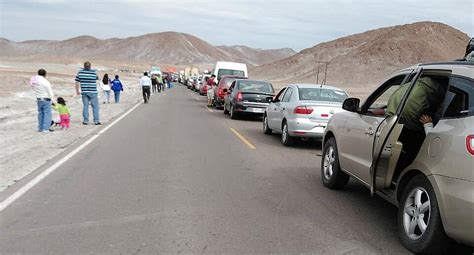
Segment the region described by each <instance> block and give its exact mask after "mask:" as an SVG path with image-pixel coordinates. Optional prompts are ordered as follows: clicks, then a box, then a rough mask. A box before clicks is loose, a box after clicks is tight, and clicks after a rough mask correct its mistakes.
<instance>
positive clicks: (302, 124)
mask: <svg viewBox="0 0 474 255" xmlns="http://www.w3.org/2000/svg"><path fill="white" fill-rule="evenodd" d="M347 97H348V96H347V93H346V92H345V91H344V90H342V89H339V88H336V87H332V86H327V85H318V84H293V85H288V86H286V87H284V88H283V89H282V90H280V92H279V93H278V94H277V96H276V97H275V98H274V99H272V101H271V102H270V105H269V106H268V107H267V109H266V111H265V113H264V115H263V132H264V133H265V134H267V135H270V134H272V132H276V133H281V134H282V135H281V142H282V143H283V145H285V146H288V145H291V144H292V143H293V140H294V138H295V137H300V138H305V139H307V138H322V137H323V134H324V130H325V128H326V126H327V123H328V121H329V119H330V118H331V117H332V115H333V114H334V113H336V112H341V111H343V110H342V102H344V100H345V99H346V98H347Z"/></svg>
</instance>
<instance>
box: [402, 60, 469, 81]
mask: <svg viewBox="0 0 474 255" xmlns="http://www.w3.org/2000/svg"><path fill="white" fill-rule="evenodd" d="M418 67H422V68H424V69H427V70H451V71H452V73H453V74H456V75H461V76H466V77H470V78H474V62H470V61H446V62H429V63H419V64H416V65H413V66H410V67H408V68H404V69H401V70H399V71H397V72H395V73H394V74H396V73H402V72H409V71H412V70H414V69H416V68H418Z"/></svg>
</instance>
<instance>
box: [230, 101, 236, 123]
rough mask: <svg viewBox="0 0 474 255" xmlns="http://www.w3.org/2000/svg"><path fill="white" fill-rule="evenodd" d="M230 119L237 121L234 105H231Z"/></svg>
mask: <svg viewBox="0 0 474 255" xmlns="http://www.w3.org/2000/svg"><path fill="white" fill-rule="evenodd" d="M229 112H230V118H231V119H233V120H235V119H237V117H238V116H237V112H236V111H235V110H234V106H233V105H232V104H230V111H229Z"/></svg>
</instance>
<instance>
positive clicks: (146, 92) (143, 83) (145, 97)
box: [140, 72, 152, 104]
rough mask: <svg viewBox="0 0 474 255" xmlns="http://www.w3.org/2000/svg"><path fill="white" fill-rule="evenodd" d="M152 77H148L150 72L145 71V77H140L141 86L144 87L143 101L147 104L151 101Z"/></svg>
mask: <svg viewBox="0 0 474 255" xmlns="http://www.w3.org/2000/svg"><path fill="white" fill-rule="evenodd" d="M151 84H152V83H151V79H150V77H148V72H145V73H143V77H142V78H141V79H140V86H141V87H142V94H143V101H144V102H145V104H147V103H148V101H150V89H151Z"/></svg>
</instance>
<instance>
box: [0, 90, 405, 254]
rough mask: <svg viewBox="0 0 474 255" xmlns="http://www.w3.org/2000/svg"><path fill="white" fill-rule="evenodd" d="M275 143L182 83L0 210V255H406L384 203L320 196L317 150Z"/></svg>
mask: <svg viewBox="0 0 474 255" xmlns="http://www.w3.org/2000/svg"><path fill="white" fill-rule="evenodd" d="M72 128H81V127H72ZM104 128H105V127H104ZM279 139H280V138H279V136H277V135H273V136H266V135H264V134H263V133H262V130H261V122H260V120H248V119H247V120H235V121H234V120H230V119H229V118H228V116H225V115H224V114H223V113H222V112H221V111H216V110H210V109H207V108H206V107H205V98H203V97H200V96H198V95H196V94H195V93H192V92H190V91H189V90H187V89H186V88H185V87H183V86H175V88H173V89H171V90H167V91H166V95H163V94H159V95H152V98H151V102H150V104H146V105H145V104H142V105H140V106H138V107H137V108H136V109H135V110H133V111H132V112H131V113H130V114H129V115H127V116H126V117H125V118H123V119H122V120H121V121H119V122H117V124H116V125H114V126H112V127H111V128H110V129H108V130H107V131H106V132H103V133H101V134H99V135H98V136H97V138H96V139H95V140H94V141H92V142H91V143H90V144H88V145H87V146H86V147H84V148H83V149H82V150H81V151H80V152H79V153H77V154H76V155H74V156H73V157H72V158H71V159H69V160H68V161H66V162H65V163H64V164H62V165H61V166H60V167H58V168H57V169H56V170H55V171H54V172H53V173H51V174H50V175H49V176H47V178H45V179H44V180H42V181H41V182H39V183H38V184H37V185H36V186H34V187H33V188H32V189H30V190H29V191H28V192H27V193H25V194H24V195H23V196H21V197H20V198H19V199H17V200H16V201H14V202H13V203H12V204H11V205H9V206H8V207H7V208H6V209H4V210H3V211H2V212H0V215H1V218H0V246H1V249H0V253H2V254H3V253H48V254H49V253H81V254H82V253H92V254H96V253H114V254H118V253H123V254H163V253H166V254H189V253H199V254H224V253H225V254H256V253H259V254H261V253H290V254H294V253H307V254H322V253H326V254H344V253H350V254H408V251H407V250H406V249H405V248H403V246H402V245H401V244H400V243H399V241H398V239H397V235H396V214H397V212H396V208H395V207H394V206H392V205H391V204H389V203H387V202H385V201H383V200H382V199H380V198H378V197H370V195H369V191H368V190H367V189H366V188H364V187H363V186H362V185H360V184H358V183H356V182H353V181H351V182H350V183H349V185H348V186H347V188H346V189H345V190H343V191H332V190H329V189H326V188H324V187H323V186H322V184H321V182H320V174H319V164H320V160H321V158H320V156H319V155H320V154H321V145H320V143H316V142H313V143H298V144H296V145H295V146H294V147H290V148H287V147H283V146H282V145H281V143H280V140H279ZM72 149H74V148H72ZM72 149H71V150H72ZM69 151H70V150H69ZM67 153H68V152H65V153H64V154H63V155H61V156H60V157H58V158H57V159H55V160H60V159H61V157H64V156H65V155H66V154H67ZM25 156H27V155H25ZM52 163H53V162H51V164H52ZM51 164H50V165H51ZM48 166H49V165H47V166H44V167H43V168H41V169H39V170H37V171H36V172H35V173H34V174H33V175H35V174H36V175H37V174H39V173H41V171H43V170H44V169H46V168H48ZM33 177H34V176H33ZM33 177H30V179H31V178H33ZM25 182H26V181H25ZM19 185H20V186H21V185H22V183H20V184H19ZM14 191H15V188H13V189H11V190H9V191H7V192H6V193H4V194H1V196H0V198H1V199H2V200H3V199H5V198H6V197H8V196H9V195H10V194H8V193H13V192H14Z"/></svg>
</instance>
